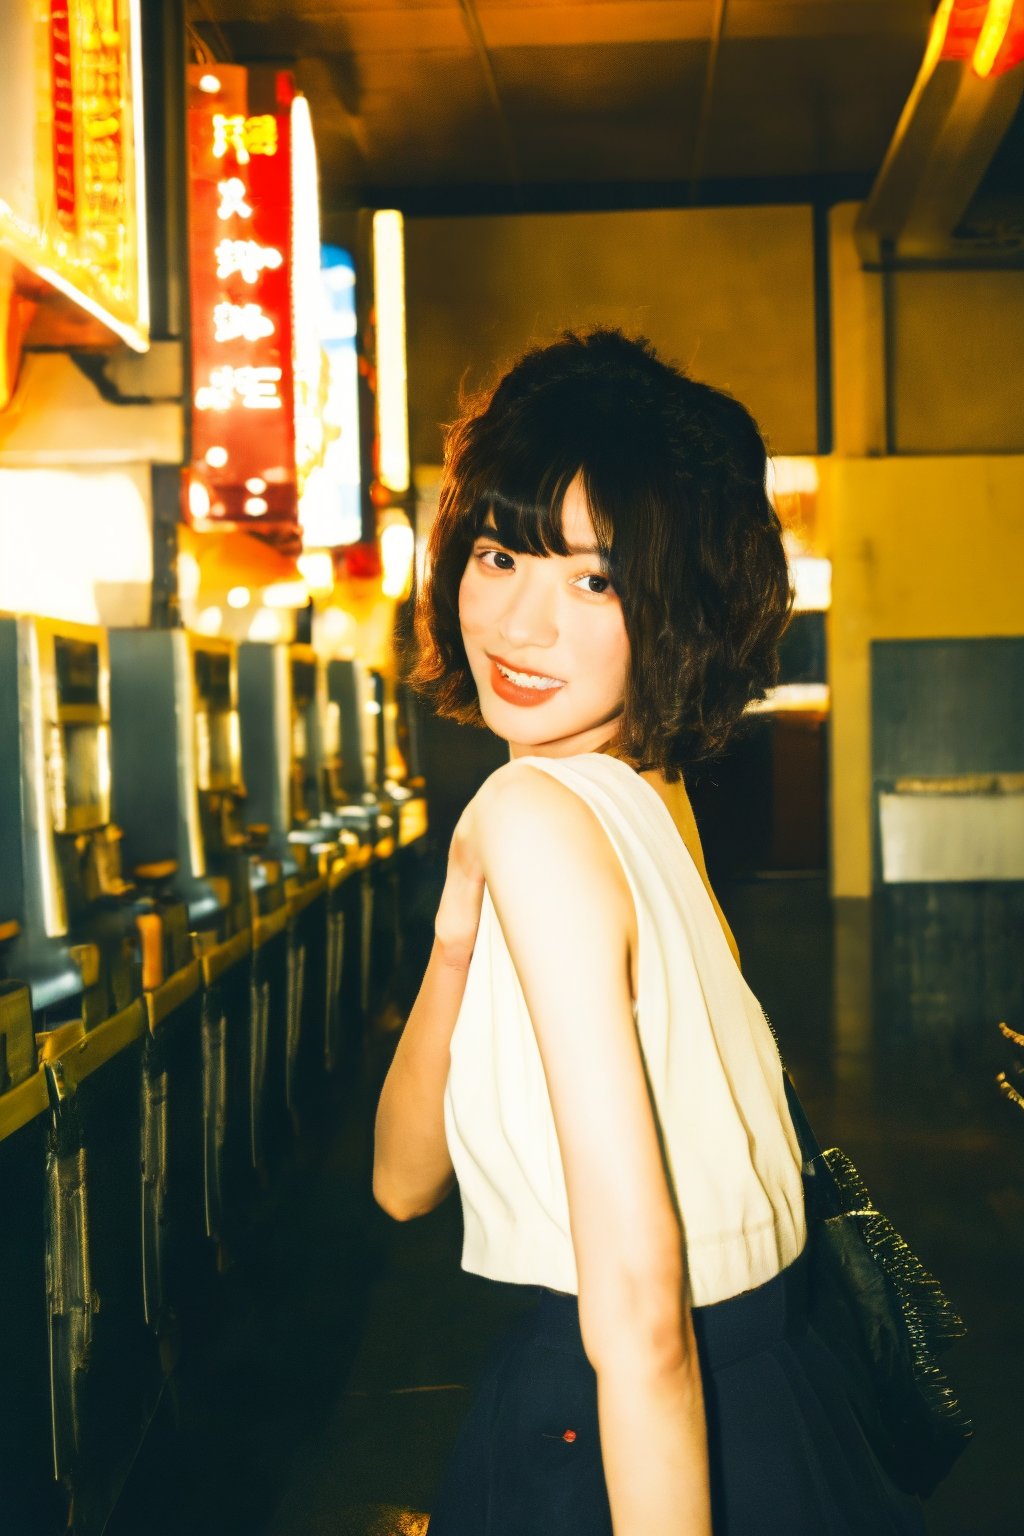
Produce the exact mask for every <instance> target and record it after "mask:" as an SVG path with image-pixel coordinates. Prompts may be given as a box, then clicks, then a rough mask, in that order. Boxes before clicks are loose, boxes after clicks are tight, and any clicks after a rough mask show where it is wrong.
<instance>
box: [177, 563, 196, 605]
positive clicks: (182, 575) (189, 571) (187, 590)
mask: <svg viewBox="0 0 1024 1536" xmlns="http://www.w3.org/2000/svg"><path fill="white" fill-rule="evenodd" d="M178 596H179V598H180V599H181V601H182V602H183V603H191V602H194V601H195V599H196V598H197V597H198V596H199V561H198V560H197V559H196V557H195V555H190V554H189V553H188V552H187V551H186V550H182V552H181V553H180V554H179V556H178Z"/></svg>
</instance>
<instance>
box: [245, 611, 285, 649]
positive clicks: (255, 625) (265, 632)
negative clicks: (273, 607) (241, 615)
mask: <svg viewBox="0 0 1024 1536" xmlns="http://www.w3.org/2000/svg"><path fill="white" fill-rule="evenodd" d="M247 638H248V639H250V640H261V641H263V642H264V643H265V644H266V643H270V644H272V643H273V642H274V641H275V640H283V639H284V638H285V626H284V623H283V622H282V620H281V618H280V617H279V616H278V615H277V614H276V613H271V611H270V609H269V608H261V609H260V610H259V611H258V612H257V614H256V616H255V618H254V619H253V621H252V623H251V624H250V625H249V633H248V637H247Z"/></svg>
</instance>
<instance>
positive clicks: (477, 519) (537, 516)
mask: <svg viewBox="0 0 1024 1536" xmlns="http://www.w3.org/2000/svg"><path fill="white" fill-rule="evenodd" d="M509 457H510V459H511V458H512V456H511V455H510V456H509ZM523 458H524V456H523V455H521V454H519V453H517V454H516V455H515V459H514V462H510V463H509V464H508V465H505V464H502V463H501V462H498V463H492V464H490V465H489V466H488V472H487V473H486V474H485V475H482V476H481V477H480V478H481V483H480V485H479V487H478V489H477V490H476V494H475V495H474V497H473V500H472V502H471V504H470V506H469V509H468V512H467V515H466V525H467V531H468V533H469V536H470V539H471V540H472V539H476V538H477V537H478V536H479V535H480V534H481V533H482V532H483V531H484V526H483V525H484V523H485V522H488V521H489V520H491V516H490V515H493V522H494V525H495V527H496V528H497V537H498V539H499V541H500V542H501V543H502V544H503V545H504V546H505V548H506V549H510V550H512V552H513V553H514V554H518V555H560V556H566V555H568V553H569V545H568V543H567V542H566V539H565V535H564V533H563V531H562V506H563V503H564V501H565V493H566V491H567V490H568V489H569V487H570V485H571V484H572V482H573V481H574V480H575V479H576V477H577V475H579V476H580V477H581V480H582V484H583V492H584V496H585V498H586V502H587V509H588V511H589V513H590V520H591V522H592V524H593V527H594V541H595V543H596V544H597V546H598V548H599V549H600V551H601V553H602V555H603V556H604V557H605V559H606V560H607V561H609V562H610V558H611V548H612V542H613V529H612V524H611V521H610V519H609V518H608V517H607V516H606V515H605V514H604V512H603V509H602V507H601V504H600V498H598V497H596V496H595V495H594V488H593V484H592V480H591V476H590V475H589V474H588V472H587V466H586V464H585V463H583V462H582V461H581V459H580V458H579V457H578V456H577V455H571V456H569V455H564V454H563V455H560V456H559V458H558V459H556V460H555V461H554V462H544V463H536V464H532V465H531V464H530V463H528V462H526V463H524V462H523Z"/></svg>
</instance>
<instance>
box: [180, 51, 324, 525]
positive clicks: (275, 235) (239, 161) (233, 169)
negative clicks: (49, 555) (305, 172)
mask: <svg viewBox="0 0 1024 1536" xmlns="http://www.w3.org/2000/svg"><path fill="white" fill-rule="evenodd" d="M189 87H190V90H189V111H188V119H189V146H190V220H189V224H190V229H189V247H190V266H191V296H192V390H193V396H192V403H193V412H192V473H191V483H190V490H189V506H190V511H191V515H192V517H193V520H194V521H195V522H197V523H198V524H202V523H203V522H204V521H206V520H207V519H215V520H227V521H234V522H242V523H248V524H250V525H253V524H254V523H255V522H256V521H257V520H258V521H259V522H260V523H261V524H262V525H263V526H270V527H275V528H277V529H280V528H281V527H282V525H284V526H286V527H287V526H291V527H294V526H295V524H296V521H297V492H298V488H297V477H296V456H295V371H294V363H293V357H294V317H293V293H292V253H293V229H292V224H293V216H292V211H293V202H292V169H291V109H292V101H293V97H294V94H295V93H294V86H293V82H292V77H291V75H290V73H289V72H288V71H287V70H274V69H245V68H243V67H241V66H239V65H227V64H216V65H211V66H208V67H201V66H198V65H195V66H190V68H189Z"/></svg>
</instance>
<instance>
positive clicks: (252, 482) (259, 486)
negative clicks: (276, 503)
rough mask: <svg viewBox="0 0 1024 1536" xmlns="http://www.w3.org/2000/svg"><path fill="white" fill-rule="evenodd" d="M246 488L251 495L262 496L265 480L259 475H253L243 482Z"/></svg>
mask: <svg viewBox="0 0 1024 1536" xmlns="http://www.w3.org/2000/svg"><path fill="white" fill-rule="evenodd" d="M245 488H246V490H247V491H248V492H249V493H250V494H251V495H253V496H262V495H263V492H264V491H265V490H266V488H267V482H266V481H265V480H264V479H263V478H262V476H260V475H253V476H252V477H251V478H250V479H248V480H247V481H246V482H245Z"/></svg>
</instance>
